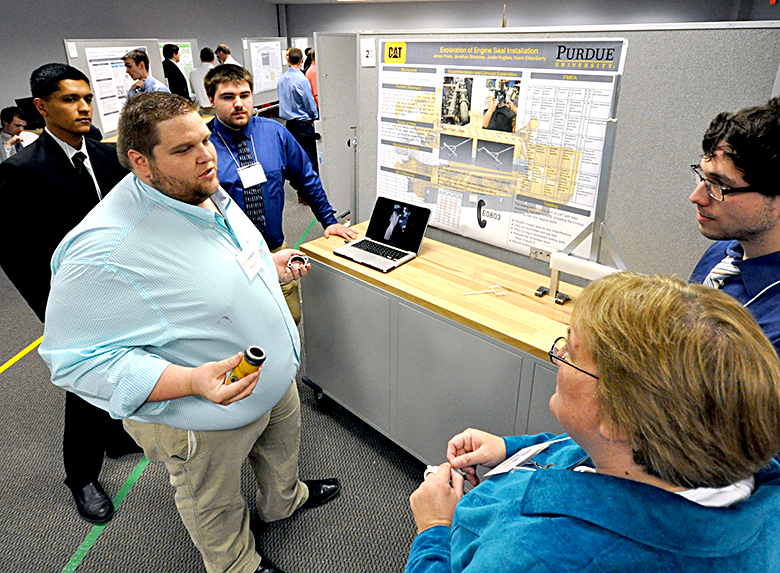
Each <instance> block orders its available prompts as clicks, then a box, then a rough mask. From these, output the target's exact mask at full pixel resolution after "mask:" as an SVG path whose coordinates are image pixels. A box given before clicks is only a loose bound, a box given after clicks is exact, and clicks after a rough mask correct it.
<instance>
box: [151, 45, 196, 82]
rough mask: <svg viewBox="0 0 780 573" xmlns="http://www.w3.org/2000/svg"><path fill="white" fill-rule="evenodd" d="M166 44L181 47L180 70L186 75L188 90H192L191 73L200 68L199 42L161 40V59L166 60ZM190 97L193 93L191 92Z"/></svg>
mask: <svg viewBox="0 0 780 573" xmlns="http://www.w3.org/2000/svg"><path fill="white" fill-rule="evenodd" d="M165 44H174V45H176V46H178V47H179V54H180V55H181V58H179V63H178V64H176V65H177V66H179V69H180V70H181V72H182V73H183V74H184V79H185V80H187V89H190V72H191V71H192V70H193V69H195V68H197V67H198V66H200V50H199V49H198V41H197V40H195V39H186V40H162V39H161V40H159V41H158V46H159V48H160V59H161V60H164V59H165V57H164V56H163V53H162V50H163V46H164V45H165ZM190 95H192V91H191V90H190Z"/></svg>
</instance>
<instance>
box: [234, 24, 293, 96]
mask: <svg viewBox="0 0 780 573" xmlns="http://www.w3.org/2000/svg"><path fill="white" fill-rule="evenodd" d="M241 43H242V45H243V47H244V67H245V68H246V69H248V70H249V71H250V72H252V77H253V79H254V100H255V106H258V105H263V104H267V103H272V102H275V101H278V99H279V96H278V94H277V92H276V84H277V83H278V82H279V78H281V77H282V74H284V72H285V71H286V70H287V61H286V60H285V58H284V52H285V51H286V50H287V39H286V38H242V39H241Z"/></svg>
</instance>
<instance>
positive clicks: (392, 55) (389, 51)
mask: <svg viewBox="0 0 780 573" xmlns="http://www.w3.org/2000/svg"><path fill="white" fill-rule="evenodd" d="M385 62H386V63H388V64H405V63H406V42H387V43H386V44H385Z"/></svg>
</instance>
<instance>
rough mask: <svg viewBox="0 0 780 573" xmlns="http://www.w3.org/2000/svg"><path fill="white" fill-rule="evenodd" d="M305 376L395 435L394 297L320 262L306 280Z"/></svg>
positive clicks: (304, 310)
mask: <svg viewBox="0 0 780 573" xmlns="http://www.w3.org/2000/svg"><path fill="white" fill-rule="evenodd" d="M301 285H302V290H303V297H302V300H303V317H304V320H303V326H304V343H305V349H306V376H307V377H308V378H309V379H310V380H311V381H312V382H314V383H315V384H317V385H318V386H320V387H321V388H322V389H323V390H324V391H325V393H326V394H328V395H329V396H331V397H333V398H334V399H336V401H338V402H339V403H341V404H343V405H344V406H346V407H347V408H348V409H349V410H350V411H351V412H353V413H355V414H356V415H358V416H359V417H361V418H363V419H364V420H366V421H367V422H370V423H371V424H372V425H373V426H375V427H378V428H379V429H380V430H383V431H384V432H386V433H389V432H390V342H389V341H390V298H389V297H388V296H387V295H386V294H383V293H382V292H381V291H379V290H377V289H374V288H373V287H370V286H368V285H366V284H365V283H362V282H360V281H357V280H355V279H353V278H351V277H349V276H347V275H345V274H344V273H341V272H339V271H334V270H332V269H330V268H329V267H327V266H324V265H322V264H321V263H318V262H316V261H312V270H311V271H309V273H308V274H307V275H306V277H305V278H304V279H303V280H302V281H301Z"/></svg>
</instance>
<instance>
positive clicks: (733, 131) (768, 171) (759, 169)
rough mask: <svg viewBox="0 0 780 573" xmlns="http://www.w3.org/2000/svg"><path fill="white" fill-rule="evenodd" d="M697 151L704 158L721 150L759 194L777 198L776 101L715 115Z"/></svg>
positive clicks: (779, 109) (779, 134)
mask: <svg viewBox="0 0 780 573" xmlns="http://www.w3.org/2000/svg"><path fill="white" fill-rule="evenodd" d="M701 147H702V151H704V155H705V157H712V156H714V155H715V154H716V153H717V151H718V150H722V151H723V153H724V154H725V155H726V156H727V157H729V158H730V159H731V160H732V161H733V162H734V165H735V166H736V168H737V169H739V171H740V172H741V173H742V177H743V178H744V179H745V181H747V182H748V183H749V184H750V186H751V187H755V188H756V191H758V192H759V193H762V194H764V195H769V196H775V195H780V185H778V183H777V173H778V172H779V171H780V98H773V99H771V100H769V101H768V102H767V103H766V104H765V105H757V106H753V107H748V108H745V109H743V110H741V111H738V112H737V113H729V112H723V113H719V114H718V116H717V117H716V118H715V119H713V120H712V123H710V127H709V128H708V129H707V132H706V133H705V134H704V138H703V139H702V142H701Z"/></svg>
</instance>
